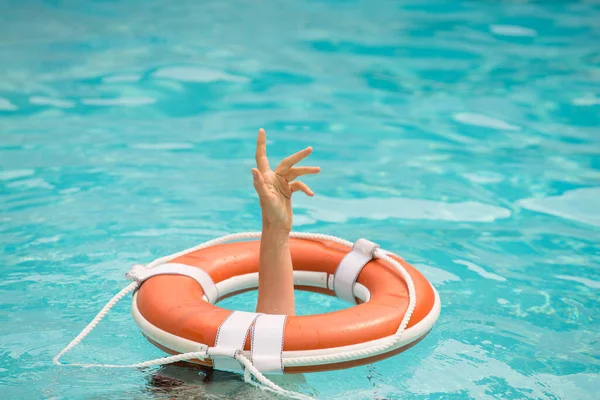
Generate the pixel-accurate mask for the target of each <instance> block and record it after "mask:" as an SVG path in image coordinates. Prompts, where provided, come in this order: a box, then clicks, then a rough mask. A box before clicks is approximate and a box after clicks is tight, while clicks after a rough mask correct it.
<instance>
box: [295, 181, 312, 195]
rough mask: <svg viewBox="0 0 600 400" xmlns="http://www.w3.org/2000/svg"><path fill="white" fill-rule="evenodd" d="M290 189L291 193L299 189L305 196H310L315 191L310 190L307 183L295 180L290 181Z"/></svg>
mask: <svg viewBox="0 0 600 400" xmlns="http://www.w3.org/2000/svg"><path fill="white" fill-rule="evenodd" d="M290 190H291V191H292V193H294V192H297V191H298V190H300V191H302V192H304V193H305V194H306V195H307V196H310V197H312V196H314V195H315V192H313V191H312V190H310V188H309V187H308V185H307V184H306V183H304V182H301V181H296V182H292V183H290Z"/></svg>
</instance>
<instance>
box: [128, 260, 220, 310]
mask: <svg viewBox="0 0 600 400" xmlns="http://www.w3.org/2000/svg"><path fill="white" fill-rule="evenodd" d="M157 275H184V276H187V277H189V278H192V279H194V280H195V281H196V282H198V284H199V285H200V286H201V287H202V291H203V292H204V295H205V296H206V299H207V300H208V302H209V303H212V304H214V303H215V302H216V301H217V299H218V298H219V292H218V290H217V286H216V285H215V283H214V282H213V280H212V278H211V277H210V275H208V274H207V273H206V272H204V271H203V270H201V269H200V268H196V267H192V266H190V265H185V264H179V263H167V264H161V265H159V266H157V267H153V268H146V267H144V266H143V265H141V264H136V265H134V266H133V267H131V269H130V270H129V272H127V274H126V275H125V276H126V277H127V279H130V280H132V281H136V282H139V283H143V282H144V281H145V280H147V279H149V278H152V277H153V276H157Z"/></svg>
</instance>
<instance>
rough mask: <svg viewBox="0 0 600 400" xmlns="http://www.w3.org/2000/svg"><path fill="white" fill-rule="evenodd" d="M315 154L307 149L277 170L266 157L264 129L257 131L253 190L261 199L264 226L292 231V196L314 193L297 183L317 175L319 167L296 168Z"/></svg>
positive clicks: (280, 165)
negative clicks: (311, 175) (295, 193)
mask: <svg viewBox="0 0 600 400" xmlns="http://www.w3.org/2000/svg"><path fill="white" fill-rule="evenodd" d="M310 153H312V147H307V148H305V149H304V150H301V151H299V152H297V153H295V154H292V155H291V156H289V157H287V158H286V159H285V160H283V161H282V162H281V163H280V164H279V165H278V166H277V168H275V170H274V171H272V170H271V168H270V167H269V160H268V158H267V138H266V134H265V131H264V129H260V130H259V131H258V139H257V141H256V166H257V168H252V175H253V177H254V188H255V189H256V193H258V197H259V198H260V207H261V209H262V216H263V225H264V224H268V225H269V227H270V228H271V229H281V230H284V231H287V232H289V231H290V230H291V229H292V193H294V192H297V191H299V190H300V191H302V192H304V193H306V194H307V195H308V196H314V192H313V191H312V190H311V189H310V188H309V187H308V186H307V185H306V184H305V183H304V182H301V181H294V180H295V179H296V178H298V177H299V176H302V175H309V174H317V173H319V171H321V168H319V167H295V166H294V165H296V164H297V163H299V162H300V161H302V160H303V159H304V158H306V157H308V155H309V154H310Z"/></svg>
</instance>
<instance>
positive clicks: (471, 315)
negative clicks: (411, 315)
mask: <svg viewBox="0 0 600 400" xmlns="http://www.w3.org/2000/svg"><path fill="white" fill-rule="evenodd" d="M599 20H600V4H599V3H598V2H597V1H545V2H541V1H540V2H538V1H504V2H493V1H441V0H438V1H434V0H427V1H416V0H408V1H402V2H400V1H398V2H395V1H308V0H304V1H270V2H243V1H228V2H219V1H205V2H197V1H177V2H168V1H145V2H135V1H121V2H110V1H94V2H92V1H26V2H23V1H2V2H0V261H1V266H0V390H1V393H2V398H7V399H39V398H47V399H120V398H190V396H192V395H195V396H198V397H197V398H215V399H224V398H240V399H242V398H243V399H245V398H271V397H270V396H269V395H267V394H264V393H262V392H260V391H258V390H256V389H253V388H250V387H248V386H247V385H244V384H242V383H240V382H239V379H238V378H237V377H235V376H231V375H228V374H220V375H219V374H217V375H216V376H214V377H213V379H212V381H210V379H208V378H206V379H205V380H206V381H208V382H203V379H202V377H199V376H198V375H197V373H193V372H192V371H188V370H185V369H181V368H177V367H171V368H168V369H163V370H146V371H139V370H97V369H78V368H58V367H55V366H53V365H52V362H51V358H52V357H53V356H54V355H55V354H56V353H57V352H58V351H59V350H60V349H61V348H62V347H63V346H64V345H65V344H66V343H68V342H69V341H70V340H71V339H72V337H73V336H74V335H76V334H77V333H78V332H79V331H80V329H82V328H83V327H84V326H85V324H86V323H87V322H88V321H89V320H90V318H91V317H92V316H93V315H94V314H95V313H96V312H97V311H98V310H99V309H100V307H101V306H102V305H103V304H104V303H105V302H106V301H107V300H108V299H109V298H110V297H111V296H112V295H113V294H114V293H116V292H117V291H118V290H119V289H120V288H121V287H123V286H124V285H125V284H126V281H125V280H124V274H125V272H126V271H127V270H128V268H129V267H130V265H131V264H132V263H135V262H149V261H151V260H153V259H154V258H157V257H159V256H162V255H165V254H170V253H172V252H175V251H178V250H180V249H183V248H186V247H189V246H192V245H194V244H196V243H199V242H203V241H206V240H208V239H211V238H214V237H217V236H220V235H223V234H226V233H231V232H238V231H248V230H258V229H260V219H259V209H258V207H257V200H256V198H255V195H254V194H253V188H252V185H251V175H250V168H251V166H252V165H253V151H254V140H255V134H256V131H257V129H258V128H259V127H261V126H262V127H264V128H266V130H267V134H268V138H269V142H270V147H269V153H270V156H271V157H272V158H273V160H278V159H280V158H281V157H282V156H284V155H286V154H289V153H290V152H293V151H296V150H298V149H300V148H302V147H303V146H306V145H312V146H313V147H314V149H315V152H314V154H313V156H311V157H312V162H313V163H315V164H317V165H320V166H321V167H322V173H321V174H320V175H319V176H317V177H314V178H307V179H306V182H307V183H309V184H310V185H311V187H312V188H313V189H314V191H315V192H316V193H317V196H316V197H315V198H313V199H308V198H304V197H302V196H297V198H296V199H295V200H294V202H295V213H296V214H295V229H296V230H299V231H309V232H311V231H314V232H323V233H329V234H334V235H337V236H341V237H343V238H346V239H349V240H355V239H356V238H359V237H366V238H368V239H370V240H374V241H377V242H379V243H381V245H382V247H384V248H386V249H389V250H391V251H394V252H397V253H399V254H401V255H402V256H403V257H404V258H405V259H406V260H408V261H409V262H411V263H413V264H414V265H415V266H417V267H418V268H419V269H421V270H422V271H423V273H424V274H425V275H426V276H427V277H428V278H429V279H430V280H431V281H432V282H433V283H434V285H435V286H436V288H437V289H438V290H439V292H440V295H441V299H442V314H441V316H440V319H439V321H438V324H437V325H436V327H435V329H434V330H433V331H432V333H431V334H430V335H429V336H428V337H427V338H426V339H425V340H423V341H422V342H421V343H420V344H419V345H418V346H416V347H414V348H412V349H411V350H409V351H408V352H406V353H403V354H401V355H399V356H396V357H393V358H391V359H388V360H385V361H382V362H378V363H376V364H374V365H371V366H365V367H360V368H355V369H350V370H345V371H336V372H327V373H318V374H308V375H305V377H304V378H305V380H306V382H301V381H299V382H296V383H293V384H292V386H294V387H296V388H297V389H299V390H301V391H304V392H306V393H312V394H315V395H319V396H321V397H322V398H338V399H400V398H402V399H426V398H477V399H488V398H490V399H491V398H548V399H554V398H565V399H595V398H597V393H598V392H597V391H598V388H599V387H600V378H599V372H600V361H599V360H600V342H599V341H598V338H599V337H600V336H599V335H600V326H599V322H598V315H599V311H600V307H599V305H598V304H599V303H598V296H599V293H600V272H599V267H598V266H599V263H600V246H599V244H600V213H599V212H598V207H599V206H600V201H599V198H600V47H599V46H598V44H599V43H600V24H598V21H599ZM253 296H255V294H252V293H248V294H245V295H243V296H240V297H239V298H234V299H230V300H228V301H227V302H226V303H224V306H226V307H230V308H240V309H252V307H253V301H254V298H255V297H253ZM128 301H129V300H127V301H126V302H124V303H122V304H120V305H119V306H118V307H117V308H116V309H115V311H114V312H113V313H111V314H110V315H109V317H108V318H107V319H106V320H105V322H103V324H101V325H100V326H99V328H98V329H97V330H96V331H94V333H93V334H92V335H91V336H90V337H89V339H88V340H87V341H85V342H84V343H83V344H82V345H81V346H80V347H79V348H77V349H76V350H75V351H73V352H72V353H70V354H69V355H67V356H66V357H65V361H69V362H86V361H87V362H92V361H94V362H115V363H131V362H135V361H141V360H145V359H149V358H153V357H158V356H160V355H161V354H162V353H161V352H160V351H159V350H157V349H155V348H154V347H153V346H151V345H150V344H149V343H147V342H146V341H145V340H144V339H143V337H142V336H141V334H140V333H139V331H138V329H137V328H136V326H135V324H134V322H133V321H132V319H131V317H130V314H129V304H128ZM336 307H340V304H338V303H337V300H335V299H328V298H326V297H323V296H319V295H313V294H306V293H303V294H299V295H298V309H299V312H301V313H307V312H309V313H316V312H325V311H327V310H330V309H333V308H336ZM166 376H175V377H178V379H180V380H182V381H184V382H185V383H184V384H182V385H179V386H177V387H170V388H169V387H168V385H169V382H172V381H170V380H169V379H168V378H166ZM165 385H166V387H165Z"/></svg>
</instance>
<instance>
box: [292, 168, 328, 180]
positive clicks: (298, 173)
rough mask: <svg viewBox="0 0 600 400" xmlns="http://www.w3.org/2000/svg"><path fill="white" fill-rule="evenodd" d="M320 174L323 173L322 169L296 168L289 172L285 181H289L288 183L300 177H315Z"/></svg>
mask: <svg viewBox="0 0 600 400" xmlns="http://www.w3.org/2000/svg"><path fill="white" fill-rule="evenodd" d="M319 172H321V167H294V168H292V169H291V170H290V172H288V174H287V175H286V176H285V179H287V180H288V182H291V181H293V180H294V179H296V178H297V177H299V176H303V175H314V174H318V173H319Z"/></svg>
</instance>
